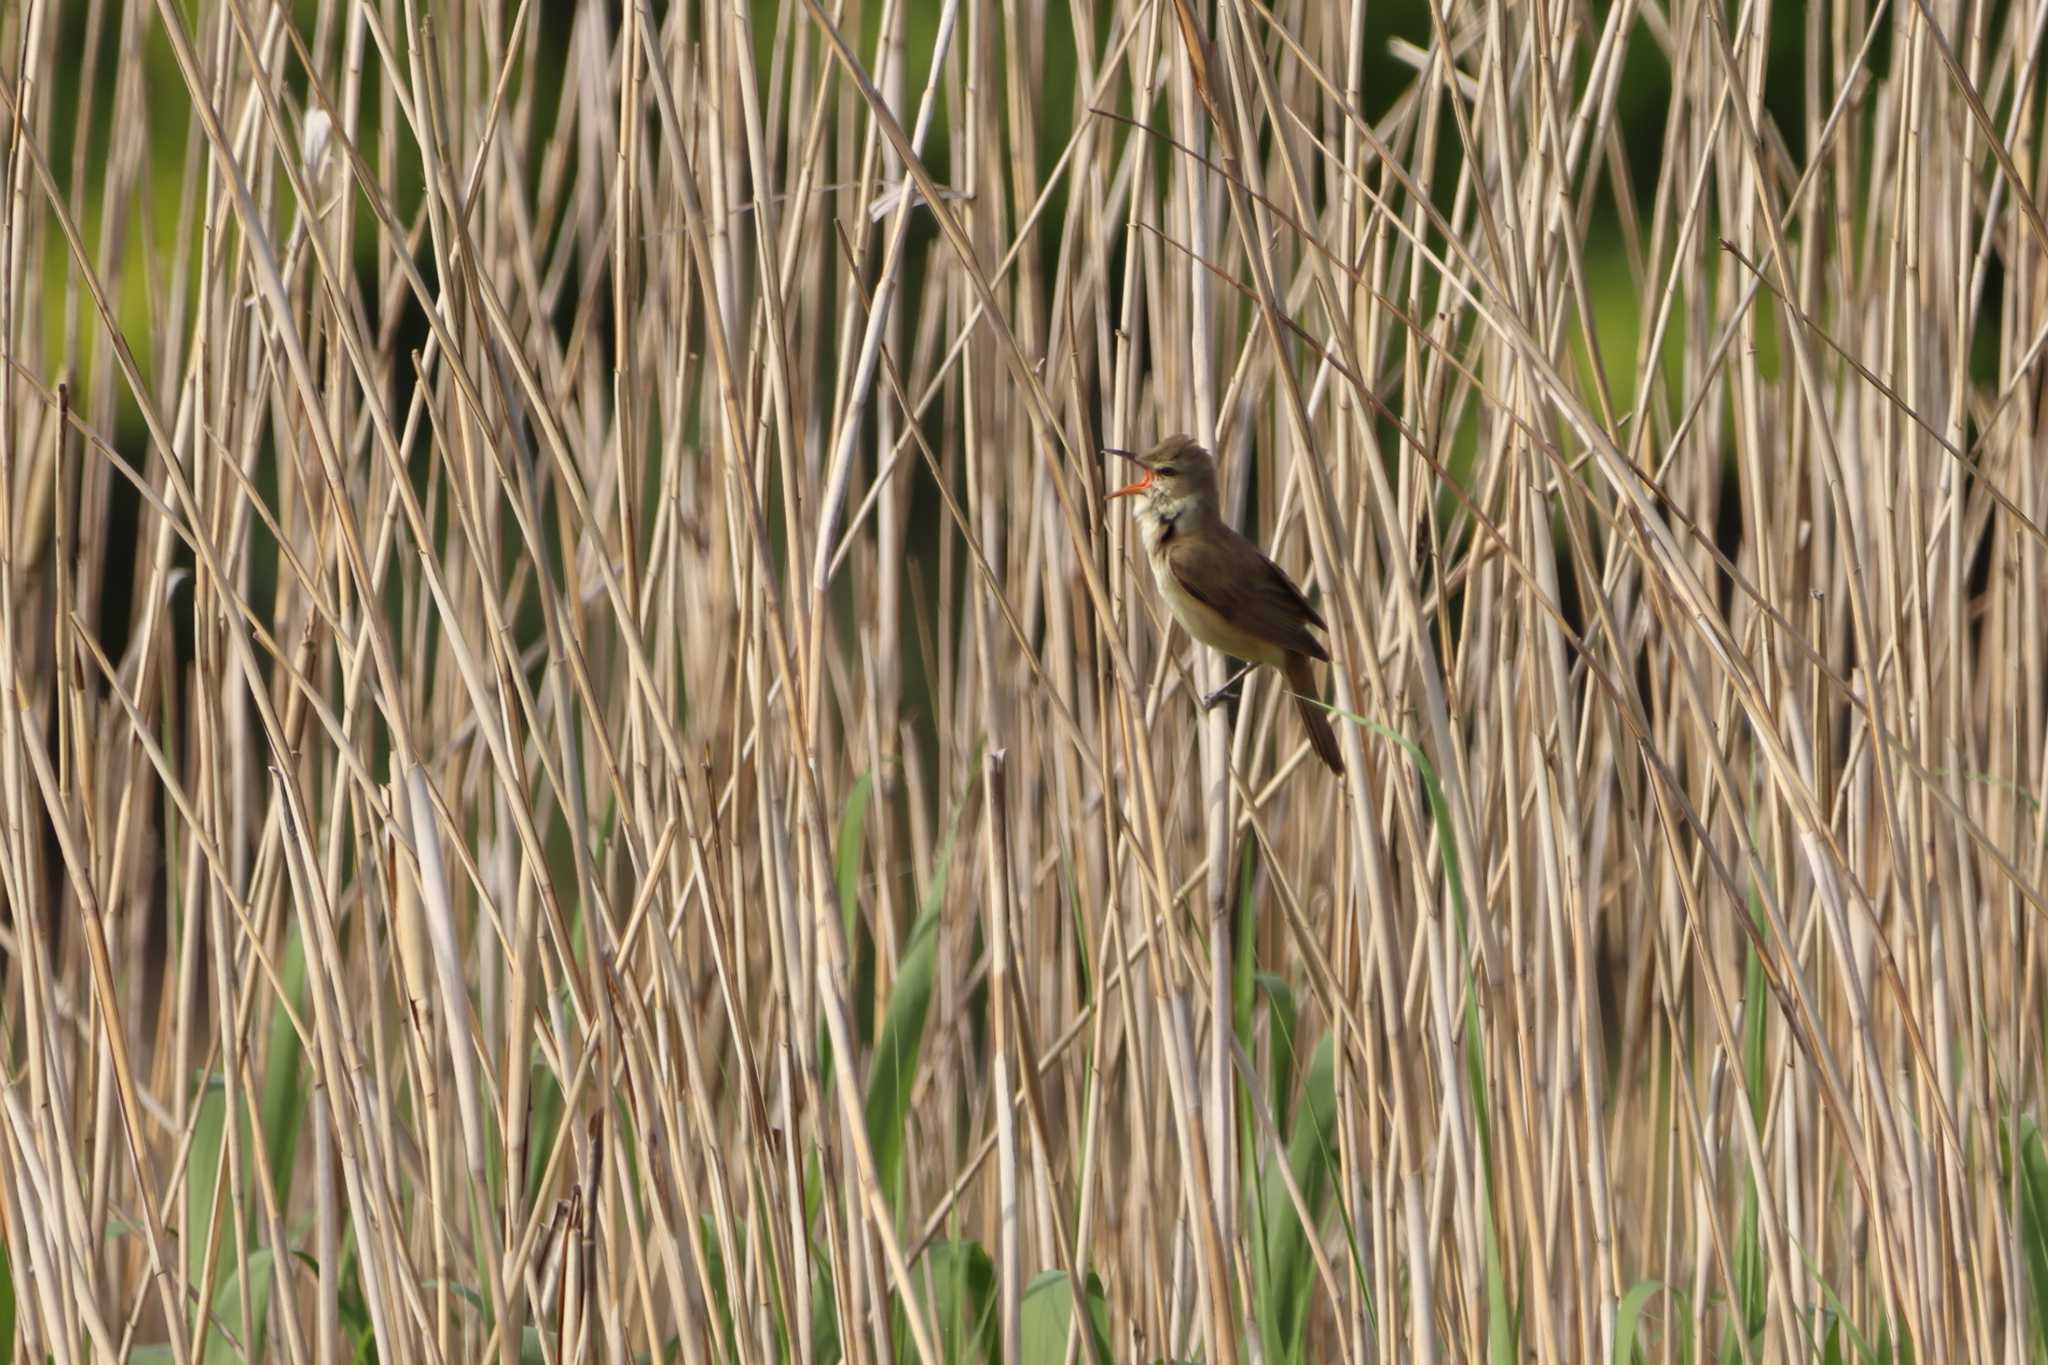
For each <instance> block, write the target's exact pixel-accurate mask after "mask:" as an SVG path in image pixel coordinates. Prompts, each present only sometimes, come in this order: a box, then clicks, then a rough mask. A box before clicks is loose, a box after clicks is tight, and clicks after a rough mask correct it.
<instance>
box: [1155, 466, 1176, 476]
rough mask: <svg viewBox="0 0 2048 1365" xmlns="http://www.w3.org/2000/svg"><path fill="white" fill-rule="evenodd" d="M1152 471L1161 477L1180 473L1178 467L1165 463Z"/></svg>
mask: <svg viewBox="0 0 2048 1365" xmlns="http://www.w3.org/2000/svg"><path fill="white" fill-rule="evenodd" d="M1152 472H1153V473H1155V474H1157V475H1159V477H1161V478H1162V479H1170V478H1172V477H1173V476H1174V475H1176V474H1178V473H1180V471H1179V470H1178V469H1175V468H1174V467H1173V466H1172V465H1170V464H1163V465H1161V466H1159V468H1157V469H1155V470H1153V471H1152Z"/></svg>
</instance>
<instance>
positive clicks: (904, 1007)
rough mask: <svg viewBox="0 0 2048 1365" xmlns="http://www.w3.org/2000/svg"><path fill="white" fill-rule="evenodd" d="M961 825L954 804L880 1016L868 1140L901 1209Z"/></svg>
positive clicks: (885, 1184)
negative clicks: (906, 1153)
mask: <svg viewBox="0 0 2048 1365" xmlns="http://www.w3.org/2000/svg"><path fill="white" fill-rule="evenodd" d="M958 829H959V810H958V808H957V807H956V808H955V810H954V814H953V818H952V819H951V821H950V822H949V823H948V824H947V827H946V837H945V840H944V842H943V843H941V844H940V845H939V860H938V865H937V866H936V867H935V868H934V869H933V871H932V884H931V887H930V889H929V890H928V891H927V892H926V893H925V898H924V903H923V905H921V906H920V907H919V908H918V913H917V923H916V925H915V926H913V927H912V929H911V931H910V940H909V942H908V943H907V944H906V945H905V946H904V951H903V956H902V958H901V959H900V960H899V961H898V963H897V968H896V982H895V985H894V986H892V987H891V988H890V991H889V1008H888V1011H887V1013H886V1014H885V1015H884V1016H883V1018H882V1031H881V1034H880V1036H878V1037H877V1038H876V1039H875V1055H874V1063H873V1071H872V1072H871V1073H870V1074H869V1077H868V1096H867V1125H868V1142H869V1143H870V1144H871V1145H872V1146H873V1148H874V1152H875V1169H876V1171H877V1172H878V1173H879V1174H880V1176H881V1178H882V1190H883V1193H884V1194H885V1195H886V1196H887V1198H888V1200H889V1206H890V1207H891V1208H893V1209H896V1210H897V1211H898V1212H899V1213H900V1212H901V1198H902V1188H901V1187H902V1184H903V1150H904V1142H905V1139H906V1136H907V1134H908V1132H909V1127H910V1097H911V1093H912V1089H913V1087H914V1086H915V1084H916V1081H917V1059H918V1054H919V1052H920V1051H921V1050H922V1048H923V1046H924V1026H925V1018H926V1015H927V1014H928V1013H929V1011H930V1008H931V999H932V983H933V980H934V976H935V973H936V971H937V968H938V953H939V923H940V920H941V919H942V918H943V911H944V907H945V903H946V878H947V875H948V873H949V872H950V870H951V868H952V864H953V836H954V835H955V834H956V833H957V832H958Z"/></svg>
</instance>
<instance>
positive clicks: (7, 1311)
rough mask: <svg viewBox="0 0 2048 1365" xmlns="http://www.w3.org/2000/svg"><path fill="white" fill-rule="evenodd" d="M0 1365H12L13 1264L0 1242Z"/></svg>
mask: <svg viewBox="0 0 2048 1365" xmlns="http://www.w3.org/2000/svg"><path fill="white" fill-rule="evenodd" d="M0 1365H14V1263H13V1262H12V1261H10V1260H9V1259H8V1257H7V1244H6V1243H5V1242H0Z"/></svg>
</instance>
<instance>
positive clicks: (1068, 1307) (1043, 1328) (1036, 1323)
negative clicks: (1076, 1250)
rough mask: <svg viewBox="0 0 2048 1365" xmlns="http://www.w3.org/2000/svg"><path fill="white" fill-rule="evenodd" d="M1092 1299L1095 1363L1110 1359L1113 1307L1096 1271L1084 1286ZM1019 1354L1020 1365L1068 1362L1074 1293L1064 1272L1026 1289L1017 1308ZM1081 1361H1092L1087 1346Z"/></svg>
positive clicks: (1090, 1331) (1090, 1316) (1090, 1329)
mask: <svg viewBox="0 0 2048 1365" xmlns="http://www.w3.org/2000/svg"><path fill="white" fill-rule="evenodd" d="M1083 1290H1084V1292H1085V1293H1086V1294H1087V1296H1088V1312H1087V1315H1086V1316H1087V1324H1088V1334H1089V1335H1090V1336H1091V1337H1092V1338H1094V1342H1095V1351H1094V1355H1093V1357H1092V1358H1093V1359H1095V1360H1102V1361H1106V1360H1108V1359H1109V1358H1110V1356H1109V1304H1108V1302H1107V1301H1106V1300H1105V1299H1104V1298H1103V1295H1102V1281H1101V1279H1100V1278H1099V1277H1097V1275H1096V1274H1095V1272H1094V1271H1092V1270H1091V1271H1089V1272H1088V1277H1087V1279H1086V1281H1085V1282H1084V1284H1083ZM1017 1318H1018V1324H1017V1325H1018V1332H1017V1352H1018V1355H1019V1356H1020V1357H1021V1360H1020V1362H1019V1365H1061V1363H1062V1362H1063V1361H1065V1360H1066V1358H1067V1329H1068V1328H1069V1327H1070V1326H1071V1325H1072V1324H1073V1321H1074V1291H1073V1286H1072V1283H1071V1282H1070V1281H1069V1279H1068V1277H1067V1272H1066V1271H1064V1270H1048V1271H1045V1272H1044V1273H1043V1274H1041V1275H1039V1276H1037V1277H1036V1278H1035V1279H1033V1280H1032V1281H1031V1283H1030V1284H1028V1285H1026V1286H1025V1287H1024V1297H1023V1298H1022V1299H1021V1300H1020V1301H1019V1302H1018V1304H1017ZM1078 1358H1079V1359H1080V1360H1082V1361H1086V1360H1089V1359H1090V1358H1091V1357H1090V1354H1089V1351H1088V1347H1087V1344H1086V1343H1083V1344H1082V1347H1081V1350H1080V1353H1079V1357H1078Z"/></svg>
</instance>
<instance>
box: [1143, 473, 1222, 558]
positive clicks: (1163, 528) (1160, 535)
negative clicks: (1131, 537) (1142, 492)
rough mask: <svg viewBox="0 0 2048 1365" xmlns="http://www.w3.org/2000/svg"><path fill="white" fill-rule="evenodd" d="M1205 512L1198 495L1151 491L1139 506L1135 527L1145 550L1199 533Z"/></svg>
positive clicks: (1161, 489) (1181, 491)
mask: <svg viewBox="0 0 2048 1365" xmlns="http://www.w3.org/2000/svg"><path fill="white" fill-rule="evenodd" d="M1205 515H1206V510H1205V509H1204V508H1203V506H1202V498H1201V495H1200V494H1199V493H1196V492H1193V491H1191V490H1187V489H1175V490H1168V489H1164V488H1159V489H1154V490H1152V491H1151V492H1150V494H1149V495H1148V496H1147V497H1146V498H1145V499H1144V501H1143V502H1142V503H1141V504H1140V505H1139V507H1138V525H1139V527H1140V528H1141V529H1142V530H1143V531H1144V533H1145V548H1146V549H1148V550H1154V551H1156V550H1158V548H1159V547H1160V546H1161V545H1163V544H1165V543H1166V542H1167V541H1169V540H1171V539H1173V538H1174V537H1175V536H1183V535H1188V534H1191V533H1192V532H1194V531H1197V530H1200V529H1201V526H1202V520H1203V518H1204V516H1205Z"/></svg>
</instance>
